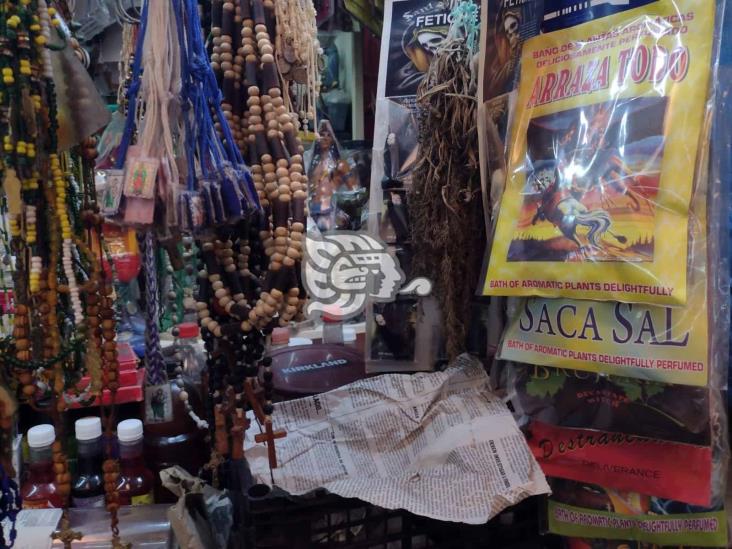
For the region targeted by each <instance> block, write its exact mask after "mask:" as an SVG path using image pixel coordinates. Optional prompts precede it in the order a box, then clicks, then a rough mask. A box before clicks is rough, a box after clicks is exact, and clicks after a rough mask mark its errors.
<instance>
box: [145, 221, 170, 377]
mask: <svg viewBox="0 0 732 549" xmlns="http://www.w3.org/2000/svg"><path fill="white" fill-rule="evenodd" d="M141 244H142V247H143V254H144V265H143V268H144V270H145V305H146V309H147V310H146V313H147V314H146V315H145V367H146V368H147V370H146V375H145V377H146V379H147V384H148V385H160V384H162V383H165V381H166V378H167V376H166V374H165V359H164V358H163V351H162V349H161V348H160V332H159V326H158V322H159V318H158V317H159V314H158V277H157V272H156V267H155V236H154V235H153V232H152V230H149V229H148V230H147V231H145V236H144V238H143V241H142V242H141Z"/></svg>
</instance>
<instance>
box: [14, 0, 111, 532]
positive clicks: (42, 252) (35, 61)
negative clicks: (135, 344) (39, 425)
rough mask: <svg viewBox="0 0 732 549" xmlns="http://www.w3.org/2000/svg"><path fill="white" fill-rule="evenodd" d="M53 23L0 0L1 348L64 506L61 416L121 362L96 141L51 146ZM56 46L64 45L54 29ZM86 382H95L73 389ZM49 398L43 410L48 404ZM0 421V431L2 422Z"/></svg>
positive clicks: (54, 127)
mask: <svg viewBox="0 0 732 549" xmlns="http://www.w3.org/2000/svg"><path fill="white" fill-rule="evenodd" d="M60 27H61V21H60V19H59V16H58V15H57V14H56V12H55V10H54V9H53V8H50V7H48V6H47V4H46V2H45V0H21V1H20V2H4V3H3V4H2V9H0V28H7V29H8V32H7V33H6V35H5V36H2V37H0V72H1V73H2V75H3V78H2V86H0V134H1V135H2V143H3V155H2V165H1V166H0V168H1V169H2V182H3V188H4V191H5V195H6V197H7V205H8V218H9V227H10V233H11V235H10V236H11V243H10V248H11V252H12V253H13V255H14V256H15V263H16V266H17V268H16V269H15V271H14V287H15V300H16V311H17V314H16V315H15V319H14V326H13V332H12V337H11V338H10V340H8V341H4V342H2V343H1V344H0V347H2V352H0V362H2V363H3V365H4V366H7V367H9V369H10V371H12V373H13V376H14V380H15V382H16V383H17V385H18V387H19V388H20V393H21V396H22V398H23V399H24V400H25V401H26V402H27V403H28V404H29V405H30V406H32V407H33V408H35V409H38V410H40V411H45V412H49V413H50V414H51V416H52V418H53V422H54V424H55V426H56V433H57V435H58V439H57V441H56V442H55V443H54V445H53V447H52V459H53V469H54V475H55V481H56V485H57V490H58V493H59V495H60V496H61V497H62V498H63V500H64V501H65V504H66V503H68V497H69V494H70V490H71V477H70V472H69V466H68V460H67V456H66V453H65V451H64V447H63V444H62V442H61V441H62V440H64V436H63V422H62V421H61V412H63V411H65V410H66V409H67V407H68V406H69V405H70V404H72V403H82V404H84V403H87V402H92V401H94V400H95V399H96V398H97V397H100V396H101V393H102V390H103V389H105V388H108V389H109V390H110V391H111V392H112V395H113V397H112V398H113V400H114V392H115V391H116V388H117V386H118V381H117V370H118V364H117V350H116V349H117V348H116V342H115V330H114V323H115V320H114V310H113V300H112V293H113V290H112V284H111V282H110V281H107V280H105V275H104V272H103V270H102V269H101V263H100V257H101V255H102V248H103V243H102V234H101V223H102V218H101V216H100V215H99V208H98V206H97V203H96V196H95V190H94V162H95V157H96V150H95V147H96V140H95V139H93V138H87V139H85V140H84V141H83V142H82V143H81V144H80V146H79V147H77V148H76V149H74V150H72V151H69V152H63V153H62V152H60V151H59V146H58V138H57V135H58V130H59V122H58V107H57V99H56V91H55V86H54V82H53V68H52V65H51V59H50V52H49V49H48V47H47V46H50V45H51V44H50V41H51V38H52V29H54V28H60ZM59 41H60V42H61V43H62V44H63V43H66V44H68V41H66V39H65V37H64V36H62V35H61V34H60V33H59ZM53 47H54V49H59V47H64V46H53ZM77 74H78V73H77ZM84 97H87V96H84ZM76 99H78V100H79V101H77V102H76V103H74V104H73V106H74V108H75V109H77V110H78V109H82V108H83V105H84V104H85V101H83V100H82V99H83V98H81V97H78V98H76ZM72 103H73V102H72ZM93 243H97V245H98V247H99V250H95V249H94V244H93ZM85 375H86V376H88V377H89V378H90V380H91V381H90V383H89V384H88V386H87V387H86V388H84V389H83V390H78V389H77V388H76V385H77V383H78V382H79V380H80V379H81V377H83V376H85ZM48 396H50V397H51V405H50V407H49V406H47V405H46V404H45V401H46V400H47V397H48ZM0 426H2V427H3V428H5V422H2V424H1V425H0ZM115 486H116V485H115ZM6 501H7V500H6ZM111 510H112V509H110V511H111ZM112 522H113V525H114V524H115V522H116V516H115V514H114V513H113V517H112ZM11 536H12V534H11ZM115 539H116V540H117V541H118V539H117V538H116V536H115Z"/></svg>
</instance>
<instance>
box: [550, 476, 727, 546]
mask: <svg viewBox="0 0 732 549" xmlns="http://www.w3.org/2000/svg"><path fill="white" fill-rule="evenodd" d="M550 485H551V487H552V495H551V498H550V499H549V501H548V502H547V526H548V530H549V532H550V533H552V534H558V535H560V536H568V537H581V538H589V539H598V538H599V539H613V540H637V541H641V542H645V543H655V544H658V545H662V546H671V545H676V546H701V547H726V546H727V517H726V514H725V511H724V507H723V505H722V504H721V502H720V503H718V504H717V505H712V506H711V507H705V506H696V505H689V504H687V503H683V502H680V501H673V500H670V499H664V498H659V497H655V496H648V495H644V494H639V493H637V492H624V491H620V490H616V489H613V488H607V487H603V486H598V485H596V484H589V483H580V482H573V481H570V480H563V479H551V480H550Z"/></svg>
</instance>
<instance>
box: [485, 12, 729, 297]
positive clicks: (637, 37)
mask: <svg viewBox="0 0 732 549" xmlns="http://www.w3.org/2000/svg"><path fill="white" fill-rule="evenodd" d="M715 15H716V6H715V3H714V2H704V3H698V2H692V1H690V0H659V1H658V2H653V3H651V4H648V5H645V6H642V7H640V8H637V9H631V10H627V11H622V12H620V13H617V14H613V15H609V16H607V17H603V18H601V19H596V20H594V21H590V22H588V23H584V24H581V25H578V26H574V27H570V28H567V29H563V30H559V31H556V32H551V33H547V34H543V35H540V36H537V37H535V38H531V39H529V40H528V41H526V42H525V44H524V47H523V51H522V57H521V77H520V83H519V85H518V90H517V96H516V106H515V109H514V112H513V115H512V124H511V131H510V137H509V139H508V146H507V152H508V154H507V180H506V187H505V192H504V193H503V196H502V198H501V201H500V211H499V213H498V216H497V220H496V226H495V234H494V238H493V241H492V242H493V244H492V250H491V253H490V261H489V265H488V269H487V273H486V279H485V285H484V288H483V291H484V293H485V294H487V295H509V296H529V295H537V296H543V297H572V298H581V299H582V298H584V299H596V300H609V301H623V302H643V303H655V304H664V305H682V304H685V303H686V301H687V272H686V269H684V268H679V264H678V261H679V258H685V257H687V253H688V226H689V222H688V220H689V205H690V202H691V198H692V191H693V189H694V186H695V184H696V178H695V174H696V173H697V172H696V168H697V163H698V152H699V144H700V143H701V142H703V141H704V140H705V139H706V137H707V134H708V130H709V126H708V124H707V123H706V122H707V120H708V117H707V116H706V113H707V112H708V111H709V109H710V108H711V105H712V101H711V100H710V99H709V97H710V94H709V88H710V86H709V84H710V82H711V81H713V75H714V70H713V69H714V66H715V62H714V59H715V58H716V54H714V53H713V47H712V45H713V42H714V29H715ZM682 129H683V131H681V130H682Z"/></svg>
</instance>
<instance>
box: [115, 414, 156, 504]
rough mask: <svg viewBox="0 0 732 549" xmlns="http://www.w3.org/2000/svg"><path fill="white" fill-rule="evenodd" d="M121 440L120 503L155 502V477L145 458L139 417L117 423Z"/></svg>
mask: <svg viewBox="0 0 732 549" xmlns="http://www.w3.org/2000/svg"><path fill="white" fill-rule="evenodd" d="M117 439H118V440H119V482H118V484H117V489H118V490H119V502H120V505H145V504H148V503H154V498H153V487H154V484H155V482H154V479H153V474H152V472H151V471H150V469H148V468H147V466H146V465H145V460H144V458H143V448H142V441H143V430H142V421H140V420H139V419H126V420H124V421H120V422H119V424H118V425H117Z"/></svg>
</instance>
